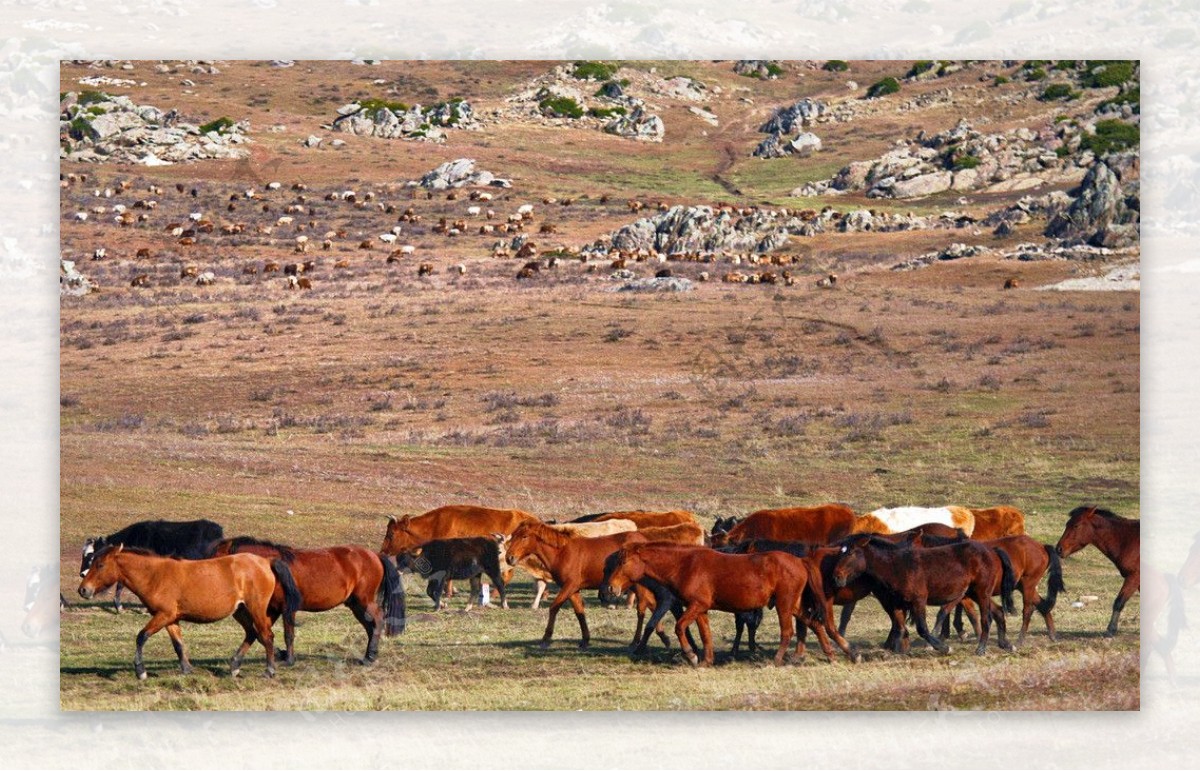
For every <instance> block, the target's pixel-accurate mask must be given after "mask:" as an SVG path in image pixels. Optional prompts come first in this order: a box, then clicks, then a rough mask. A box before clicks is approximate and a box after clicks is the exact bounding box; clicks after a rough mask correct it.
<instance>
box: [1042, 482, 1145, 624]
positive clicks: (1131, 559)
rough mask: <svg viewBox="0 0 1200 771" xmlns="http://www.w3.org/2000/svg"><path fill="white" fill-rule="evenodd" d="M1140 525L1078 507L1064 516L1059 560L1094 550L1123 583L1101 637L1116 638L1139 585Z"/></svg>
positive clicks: (1100, 510) (1133, 521) (1098, 511)
mask: <svg viewBox="0 0 1200 771" xmlns="http://www.w3.org/2000/svg"><path fill="white" fill-rule="evenodd" d="M1141 533H1142V523H1141V521H1140V520H1136V519H1126V518H1125V517H1119V516H1117V515H1116V514H1114V513H1112V512H1111V511H1108V510H1107V509H1100V508H1096V507H1095V506H1079V507H1076V508H1075V509H1072V510H1071V513H1070V514H1068V515H1067V526H1066V529H1065V530H1063V534H1062V538H1060V539H1058V546H1057V547H1056V549H1057V550H1058V553H1059V556H1062V557H1069V556H1071V555H1072V554H1074V553H1075V552H1077V551H1079V550H1080V549H1082V548H1084V547H1086V546H1095V547H1096V548H1097V549H1099V550H1100V553H1101V554H1103V555H1104V556H1105V557H1108V559H1109V560H1111V561H1112V563H1113V564H1114V565H1116V566H1117V571H1118V572H1119V573H1120V574H1121V577H1122V578H1124V579H1125V582H1124V583H1123V584H1121V590H1120V591H1119V592H1117V598H1116V600H1114V601H1113V609H1112V618H1111V619H1109V622H1108V628H1107V629H1106V630H1105V631H1104V636H1105V637H1113V636H1115V635H1116V634H1117V619H1119V618H1120V617H1121V610H1122V609H1123V608H1124V607H1125V603H1127V602H1129V598H1130V597H1132V596H1133V593H1134V592H1136V591H1137V590H1138V588H1139V585H1140V581H1141V575H1142V571H1141V544H1142V536H1141Z"/></svg>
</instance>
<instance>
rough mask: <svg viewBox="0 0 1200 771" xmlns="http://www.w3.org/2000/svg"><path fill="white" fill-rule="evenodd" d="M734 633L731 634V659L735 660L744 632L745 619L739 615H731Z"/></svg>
mask: <svg viewBox="0 0 1200 771" xmlns="http://www.w3.org/2000/svg"><path fill="white" fill-rule="evenodd" d="M733 623H734V632H733V651H732V654H733V657H734V658H735V659H736V658H737V655H738V647H739V646H741V644H742V632H744V631H746V617H745V616H744V615H742V614H741V613H734V614H733Z"/></svg>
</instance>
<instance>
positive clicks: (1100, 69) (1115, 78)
mask: <svg viewBox="0 0 1200 771" xmlns="http://www.w3.org/2000/svg"><path fill="white" fill-rule="evenodd" d="M1135 64H1136V62H1133V61H1126V60H1112V61H1103V60H1102V61H1089V62H1086V63H1085V65H1084V73H1083V75H1082V76H1080V83H1081V85H1083V86H1084V87H1085V88H1107V87H1110V86H1123V85H1125V84H1126V83H1128V82H1129V81H1131V80H1133V77H1134V65H1135Z"/></svg>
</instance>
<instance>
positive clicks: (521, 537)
mask: <svg viewBox="0 0 1200 771" xmlns="http://www.w3.org/2000/svg"><path fill="white" fill-rule="evenodd" d="M545 527H547V526H546V525H543V524H542V523H540V522H522V523H521V524H520V525H518V526H517V529H516V530H514V531H513V532H512V535H510V536H508V538H507V539H505V540H503V541H501V549H500V550H501V552H502V554H503V557H504V561H505V562H507V563H508V564H509V565H516V564H517V563H518V562H520V561H521V560H523V559H525V558H526V557H528V556H529V555H530V554H532V553H533V551H534V549H535V548H536V546H537V542H538V540H539V538H538V534H539V531H541V530H542V529H543V528H545ZM498 535H500V533H496V534H494V535H493V537H495V536H498Z"/></svg>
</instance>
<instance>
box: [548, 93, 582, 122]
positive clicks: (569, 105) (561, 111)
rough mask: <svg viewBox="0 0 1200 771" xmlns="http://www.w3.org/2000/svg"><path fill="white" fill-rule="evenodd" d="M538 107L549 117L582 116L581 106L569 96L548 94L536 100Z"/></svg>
mask: <svg viewBox="0 0 1200 771" xmlns="http://www.w3.org/2000/svg"><path fill="white" fill-rule="evenodd" d="M538 109H540V110H541V111H542V115H545V116H547V117H549V118H582V117H583V107H581V106H580V105H579V102H576V101H575V100H574V99H572V98H571V97H569V96H548V97H546V98H545V99H543V100H542V101H540V102H538Z"/></svg>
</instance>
